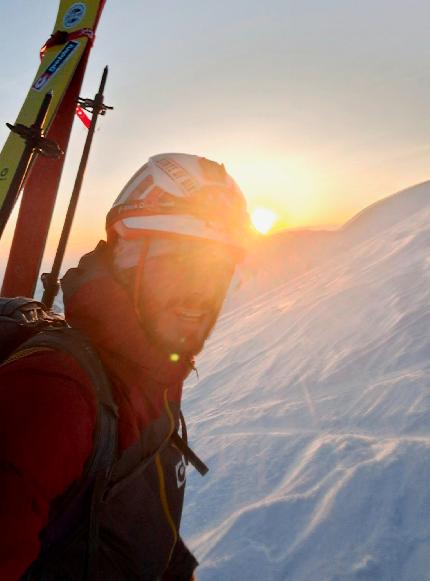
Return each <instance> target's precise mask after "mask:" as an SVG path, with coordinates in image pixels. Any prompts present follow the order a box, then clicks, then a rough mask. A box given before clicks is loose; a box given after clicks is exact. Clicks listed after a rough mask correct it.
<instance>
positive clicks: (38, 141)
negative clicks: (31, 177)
mask: <svg viewBox="0 0 430 581" xmlns="http://www.w3.org/2000/svg"><path fill="white" fill-rule="evenodd" d="M51 100H52V93H51V92H49V93H46V95H45V96H44V98H43V101H42V103H41V105H40V109H39V112H38V113H37V117H36V120H35V122H34V123H33V125H31V126H30V127H27V126H26V125H23V124H22V123H17V124H16V125H11V124H10V123H6V125H7V126H8V127H9V129H10V130H11V131H12V132H13V133H16V134H17V135H19V136H20V137H22V139H24V141H25V149H24V151H23V153H22V155H21V159H20V160H19V164H18V167H17V169H16V172H15V174H14V176H13V178H12V181H11V183H10V185H9V188H8V190H7V192H6V196H5V199H4V201H3V205H2V207H1V210H0V238H1V236H2V235H3V231H4V229H5V227H6V224H7V221H8V220H9V217H10V215H11V213H12V210H13V207H14V206H15V202H16V200H17V198H18V195H19V193H20V191H21V189H22V187H23V185H24V182H25V179H26V177H27V175H28V173H29V171H30V168H31V164H32V162H33V159H34V158H35V156H36V154H37V153H41V154H42V155H44V156H45V157H52V158H58V157H61V155H63V152H62V151H61V149H60V148H59V147H58V145H57V144H56V143H55V142H54V141H52V140H51V139H48V138H46V137H45V136H44V131H43V129H42V127H43V124H44V122H45V119H46V115H47V113H48V109H49V105H50V103H51Z"/></svg>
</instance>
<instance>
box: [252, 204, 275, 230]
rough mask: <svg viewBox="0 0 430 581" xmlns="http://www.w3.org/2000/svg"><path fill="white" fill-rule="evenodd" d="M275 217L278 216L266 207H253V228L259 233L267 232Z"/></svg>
mask: <svg viewBox="0 0 430 581" xmlns="http://www.w3.org/2000/svg"><path fill="white" fill-rule="evenodd" d="M277 219H278V217H277V215H276V214H275V212H272V210H268V209H267V208H255V210H254V211H253V212H252V214H251V220H252V223H253V224H254V228H255V229H256V230H257V231H258V232H260V234H267V233H268V232H269V231H270V230H271V228H272V226H273V224H274V223H275V222H276V220H277Z"/></svg>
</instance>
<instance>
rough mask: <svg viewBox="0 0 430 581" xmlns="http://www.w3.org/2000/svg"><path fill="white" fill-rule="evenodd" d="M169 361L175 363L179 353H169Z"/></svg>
mask: <svg viewBox="0 0 430 581" xmlns="http://www.w3.org/2000/svg"><path fill="white" fill-rule="evenodd" d="M170 361H173V363H177V362H178V361H179V355H178V354H177V353H171V354H170Z"/></svg>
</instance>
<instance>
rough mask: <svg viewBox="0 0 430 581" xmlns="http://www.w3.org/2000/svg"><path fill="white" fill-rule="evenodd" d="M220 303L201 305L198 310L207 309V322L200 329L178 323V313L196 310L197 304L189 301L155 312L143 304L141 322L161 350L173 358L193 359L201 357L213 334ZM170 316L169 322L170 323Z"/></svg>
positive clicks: (149, 337) (171, 302) (205, 310)
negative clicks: (178, 311) (173, 356)
mask: <svg viewBox="0 0 430 581" xmlns="http://www.w3.org/2000/svg"><path fill="white" fill-rule="evenodd" d="M221 307H222V302H221V304H219V301H218V304H217V305H214V304H213V301H211V304H210V305H209V301H206V303H205V304H199V308H201V309H202V310H204V312H205V315H204V320H203V321H202V322H201V324H200V325H199V326H198V328H196V329H194V328H187V325H185V326H182V325H181V324H180V322H178V318H177V316H176V315H174V313H175V311H176V310H180V309H181V308H182V309H187V308H196V304H195V302H193V301H192V300H190V299H185V300H183V301H178V300H172V301H170V302H169V303H168V304H167V305H163V308H159V309H157V310H154V308H151V306H150V305H147V304H145V303H144V302H141V304H140V305H139V314H140V321H141V325H142V327H143V329H144V330H145V333H146V335H147V336H148V339H149V340H150V341H151V343H152V344H153V345H154V346H155V347H156V348H157V349H159V350H160V351H162V352H164V353H166V354H168V355H172V354H177V355H179V356H180V357H185V358H187V359H192V358H193V357H194V356H196V355H198V354H199V353H200V352H201V351H202V349H203V347H204V344H205V342H206V340H207V339H208V338H209V337H210V335H211V334H212V332H213V330H214V327H215V324H216V322H217V319H218V316H219V313H220V311H221ZM169 314H171V315H170V323H169Z"/></svg>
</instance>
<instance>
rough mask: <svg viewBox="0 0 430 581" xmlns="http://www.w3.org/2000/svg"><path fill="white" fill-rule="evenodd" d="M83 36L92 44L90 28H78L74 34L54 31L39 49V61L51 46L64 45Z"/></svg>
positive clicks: (92, 38) (92, 37)
mask: <svg viewBox="0 0 430 581" xmlns="http://www.w3.org/2000/svg"><path fill="white" fill-rule="evenodd" d="M83 36H86V37H87V38H88V39H89V42H90V43H91V44H93V42H94V38H95V33H94V30H93V29H92V28H80V29H79V30H75V31H74V32H67V31H66V30H57V31H55V32H54V33H53V34H51V36H50V37H49V38H48V40H47V41H46V42H45V44H44V45H43V46H42V48H41V49H40V60H42V59H43V57H44V56H45V52H46V51H47V49H48V48H51V47H52V46H58V45H59V44H66V42H69V40H76V39H78V38H82V37H83Z"/></svg>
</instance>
